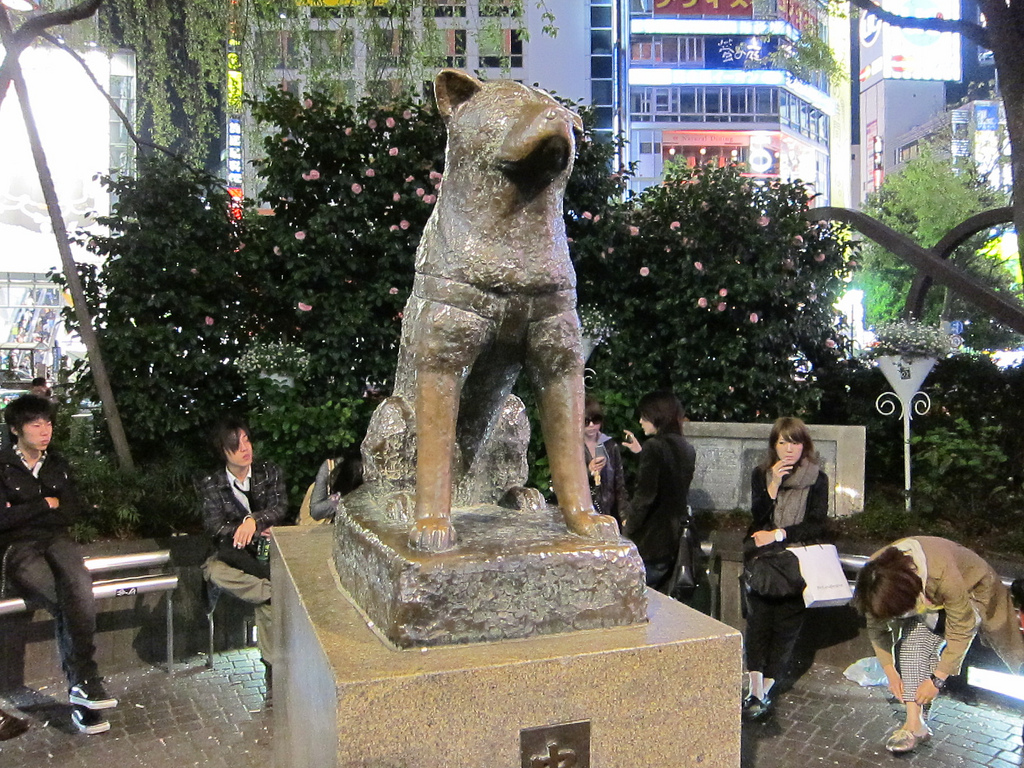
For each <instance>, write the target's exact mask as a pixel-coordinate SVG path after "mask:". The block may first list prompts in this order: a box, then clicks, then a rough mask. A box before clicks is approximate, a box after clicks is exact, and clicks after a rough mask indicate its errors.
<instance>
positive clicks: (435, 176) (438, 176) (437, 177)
mask: <svg viewBox="0 0 1024 768" xmlns="http://www.w3.org/2000/svg"><path fill="white" fill-rule="evenodd" d="M430 180H431V181H440V180H441V174H440V173H438V172H437V171H431V172H430Z"/></svg>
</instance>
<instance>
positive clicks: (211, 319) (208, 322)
mask: <svg viewBox="0 0 1024 768" xmlns="http://www.w3.org/2000/svg"><path fill="white" fill-rule="evenodd" d="M204 322H205V323H206V324H207V325H213V318H212V317H210V316H209V315H207V316H206V320H205V321H204Z"/></svg>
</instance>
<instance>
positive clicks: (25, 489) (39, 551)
mask: <svg viewBox="0 0 1024 768" xmlns="http://www.w3.org/2000/svg"><path fill="white" fill-rule="evenodd" d="M4 418H5V420H6V422H7V425H8V426H9V427H10V429H11V432H13V433H14V439H15V440H16V441H17V442H16V443H15V444H14V445H13V446H11V447H9V448H6V449H4V450H3V451H0V551H2V552H3V562H4V573H5V576H6V580H7V582H8V584H9V585H10V586H11V587H12V588H13V591H14V592H15V593H16V594H18V595H19V596H21V597H23V598H24V599H25V601H26V602H27V603H28V604H29V605H32V606H40V607H43V608H45V609H46V610H47V611H49V612H50V613H51V614H52V615H53V617H54V619H55V620H56V629H57V647H58V648H59V649H60V657H61V665H62V666H63V668H64V674H65V675H66V676H67V679H68V683H69V684H70V686H71V687H70V690H69V698H70V699H71V704H72V712H71V719H72V721H73V722H74V724H75V727H77V728H78V730H80V731H82V732H83V733H89V734H93V733H102V732H103V731H107V730H110V723H108V722H107V720H106V718H105V717H104V716H103V715H102V712H101V710H104V709H110V708H111V707H116V706H117V699H113V698H111V697H110V696H108V695H107V692H106V691H105V690H104V689H103V680H102V678H101V677H100V676H99V671H98V670H97V667H96V661H95V659H94V656H95V653H96V646H95V645H94V644H93V635H94V634H95V631H96V606H95V603H94V601H93V596H92V577H91V576H90V575H89V572H88V571H87V570H86V569H85V563H84V562H83V560H82V552H81V550H80V549H79V547H78V545H77V544H76V543H75V542H74V541H72V539H71V537H70V535H69V534H68V528H69V526H70V525H71V523H72V522H73V521H74V519H75V517H76V516H77V515H78V514H79V506H78V497H77V494H76V491H75V483H74V480H73V479H72V476H71V468H70V467H69V466H68V463H67V462H66V461H65V460H64V459H63V458H62V457H61V456H59V455H58V454H56V453H54V452H53V451H51V450H49V446H50V438H51V436H52V435H53V425H52V423H51V422H52V419H53V407H52V405H51V404H50V401H49V400H47V399H46V398H42V397H38V396H37V395H22V396H21V397H19V398H18V399H17V400H14V401H13V402H11V403H10V404H9V405H8V406H7V407H6V408H5V409H4Z"/></svg>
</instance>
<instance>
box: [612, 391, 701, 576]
mask: <svg viewBox="0 0 1024 768" xmlns="http://www.w3.org/2000/svg"><path fill="white" fill-rule="evenodd" d="M639 410H640V426H641V428H642V429H643V431H644V434H646V435H649V436H650V439H649V440H647V441H646V442H645V443H644V444H643V447H642V449H641V448H640V446H639V444H638V443H637V442H636V438H635V437H633V434H632V433H630V432H627V433H626V435H627V442H626V443H625V445H626V447H627V448H629V449H630V450H631V451H633V452H638V451H639V452H640V468H639V470H638V473H637V480H636V491H635V492H634V494H633V500H632V505H631V507H632V508H631V510H630V512H629V514H628V515H627V517H626V520H625V526H624V533H625V534H626V535H627V536H628V537H629V538H631V539H632V540H633V542H634V543H635V544H636V547H637V549H638V550H639V551H640V557H641V558H642V559H643V561H644V568H645V569H646V571H647V586H649V587H651V588H652V589H657V590H659V591H663V590H662V588H663V587H665V586H666V583H667V582H668V580H669V577H670V576H671V574H672V568H673V566H674V565H675V561H676V556H677V555H678V552H679V540H680V538H681V537H682V534H683V528H684V526H686V525H687V524H688V523H689V511H688V509H687V505H686V501H687V496H688V495H689V493H690V482H691V481H692V480H693V471H694V467H695V465H696V459H697V452H696V451H695V450H694V449H693V446H692V445H690V444H689V443H688V442H686V439H685V438H684V437H683V434H682V426H681V424H682V420H683V407H682V406H681V405H680V404H679V400H677V399H676V396H675V395H673V394H672V393H671V392H652V393H650V394H649V395H645V396H644V397H643V398H642V399H641V400H640V407H639Z"/></svg>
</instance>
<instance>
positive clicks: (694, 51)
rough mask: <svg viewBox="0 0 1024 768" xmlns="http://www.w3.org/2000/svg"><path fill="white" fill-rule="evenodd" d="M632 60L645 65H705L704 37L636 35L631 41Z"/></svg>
mask: <svg viewBox="0 0 1024 768" xmlns="http://www.w3.org/2000/svg"><path fill="white" fill-rule="evenodd" d="M630 61H631V63H632V64H634V65H635V66H639V67H643V66H647V67H661V66H673V67H701V66H704V38H703V37H701V36H699V35H636V36H635V37H633V38H632V40H631V42H630Z"/></svg>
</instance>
